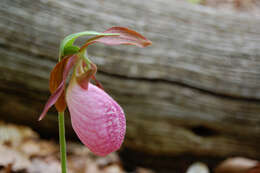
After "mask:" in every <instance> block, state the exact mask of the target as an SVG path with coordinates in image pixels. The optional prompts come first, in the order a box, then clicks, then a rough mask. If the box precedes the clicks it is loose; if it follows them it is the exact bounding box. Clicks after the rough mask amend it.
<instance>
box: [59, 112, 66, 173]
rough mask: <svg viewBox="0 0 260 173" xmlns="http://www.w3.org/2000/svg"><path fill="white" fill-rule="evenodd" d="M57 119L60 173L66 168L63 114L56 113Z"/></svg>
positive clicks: (63, 172)
mask: <svg viewBox="0 0 260 173" xmlns="http://www.w3.org/2000/svg"><path fill="white" fill-rule="evenodd" d="M58 117H59V137H60V159H61V172H62V173H66V172H67V166H66V164H67V163H66V162H67V159H66V155H67V154H66V139H65V122H64V112H59V113H58Z"/></svg>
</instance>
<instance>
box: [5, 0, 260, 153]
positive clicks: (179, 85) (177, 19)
mask: <svg viewBox="0 0 260 173" xmlns="http://www.w3.org/2000/svg"><path fill="white" fill-rule="evenodd" d="M259 19H260V17H259V16H252V15H250V16H249V15H240V14H238V13H235V12H227V11H221V10H214V9H210V8H206V7H202V6H195V5H192V4H189V3H185V2H182V1H173V0H163V1H158V0H150V1H143V2H140V1H138V0H132V1H125V0H123V1H120V2H119V1H116V0H111V1H102V0H100V1H83V0H75V1H73V3H72V2H71V1H69V0H62V1H51V0H41V1H29V0H20V1H18V0H1V2H0V53H1V58H0V59H1V61H0V80H1V82H0V102H1V104H0V113H1V118H3V119H7V120H10V121H12V120H13V121H14V119H15V121H17V122H23V123H24V124H30V125H32V126H33V127H34V128H36V129H38V130H40V131H42V132H44V131H45V132H46V133H47V132H50V131H51V132H53V134H57V126H56V123H57V121H56V117H55V116H52V114H54V112H55V111H54V110H53V111H51V112H50V115H49V116H47V117H46V119H45V120H44V121H43V122H41V123H39V122H37V121H36V119H37V118H38V117H37V116H38V115H39V113H40V111H41V109H42V107H43V103H44V101H46V100H47V97H48V77H49V72H50V70H51V68H52V67H53V66H54V64H55V62H56V61H57V55H58V47H59V41H60V40H61V39H62V38H63V37H64V36H65V35H67V34H69V33H73V32H78V31H82V30H98V31H103V30H105V29H106V28H108V27H111V26H116V25H123V26H126V27H130V28H131V29H135V30H137V31H138V32H140V33H142V34H143V35H145V36H146V37H147V38H149V39H150V40H152V41H153V46H151V47H149V48H145V49H138V48H135V47H127V46H119V47H107V46H103V45H100V44H97V45H95V46H94V45H93V46H91V47H90V48H89V52H88V53H89V55H90V56H91V57H93V58H92V60H93V61H94V62H95V63H96V64H97V65H98V67H99V73H98V78H99V79H100V81H101V82H102V83H103V85H104V86H105V88H106V90H107V91H108V92H109V93H111V95H112V96H113V97H114V98H115V99H116V100H118V102H119V103H120V104H122V106H123V108H124V110H125V112H126V114H127V136H126V140H125V144H124V146H126V147H129V148H133V149H135V150H139V151H145V152H148V153H153V154H164V155H178V154H183V153H193V154H196V155H205V156H221V157H226V156H231V155H243V156H248V157H255V158H260V153H259V151H258V150H257V149H258V144H259V142H260V137H259V136H260V126H259V124H260V116H259V114H260V106H259V105H260V92H258V91H259V88H260V59H259V56H260V47H259V45H260V31H259V28H260V20H259ZM14 117H15V118H14ZM67 123H68V126H69V122H67ZM205 132H206V133H205ZM68 134H69V135H71V134H73V132H72V130H71V129H70V130H69V132H68Z"/></svg>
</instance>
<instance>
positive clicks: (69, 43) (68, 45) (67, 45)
mask: <svg viewBox="0 0 260 173" xmlns="http://www.w3.org/2000/svg"><path fill="white" fill-rule="evenodd" d="M87 35H91V36H111V35H119V34H117V33H100V32H95V31H84V32H79V33H74V34H71V35H68V36H67V37H65V38H64V39H63V40H62V42H61V44H60V52H59V58H60V59H61V58H62V57H63V56H65V55H69V54H74V53H77V52H78V51H79V47H78V46H74V45H73V44H74V42H75V40H76V39H77V38H78V37H81V36H87Z"/></svg>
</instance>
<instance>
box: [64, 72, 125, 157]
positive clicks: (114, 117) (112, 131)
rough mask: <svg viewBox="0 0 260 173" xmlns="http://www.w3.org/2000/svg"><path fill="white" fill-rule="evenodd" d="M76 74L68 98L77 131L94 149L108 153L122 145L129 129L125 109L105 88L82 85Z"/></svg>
mask: <svg viewBox="0 0 260 173" xmlns="http://www.w3.org/2000/svg"><path fill="white" fill-rule="evenodd" d="M75 80H76V79H75V78H74V77H73V78H72V81H71V82H70V85H69V87H68V89H67V92H66V101H67V105H68V108H69V111H70V115H71V122H72V127H73V129H74V131H75V132H76V134H77V136H78V137H79V139H80V140H81V141H82V143H83V144H85V145H86V146H87V147H88V148H89V149H90V150H91V151H92V152H93V153H95V154H96V155H99V156H105V155H107V154H109V153H111V152H113V151H116V150H118V149H119V148H120V146H121V144H122V142H123V140H124V136H125V130H126V120H125V115H124V112H123V109H122V108H121V107H120V106H119V104H118V103H117V102H116V101H115V100H114V99H113V98H111V97H110V96H109V95H108V94H107V93H106V92H104V91H103V90H102V89H100V88H98V87H96V86H95V85H93V84H91V83H89V85H88V89H87V90H86V89H84V88H82V87H81V86H80V85H79V84H78V83H77V82H76V81H75Z"/></svg>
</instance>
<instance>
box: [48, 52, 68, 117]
mask: <svg viewBox="0 0 260 173" xmlns="http://www.w3.org/2000/svg"><path fill="white" fill-rule="evenodd" d="M68 58H69V57H64V58H63V59H62V60H61V61H60V62H59V63H58V64H56V66H55V67H54V68H53V70H52V71H51V74H50V81H49V89H50V92H51V93H52V94H53V93H54V92H55V91H56V89H57V88H58V86H59V85H60V83H61V82H62V79H63V70H64V67H65V65H66V64H67V61H68ZM55 107H56V109H57V110H58V111H59V112H63V111H64V110H65V109H66V101H65V92H64V91H62V94H61V96H60V97H59V98H58V100H57V101H56V103H55Z"/></svg>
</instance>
